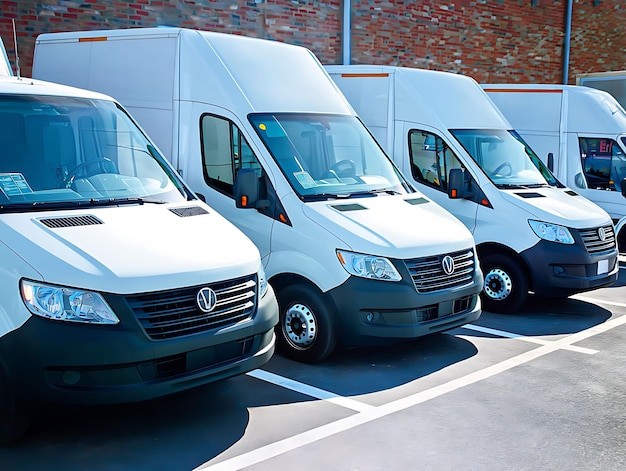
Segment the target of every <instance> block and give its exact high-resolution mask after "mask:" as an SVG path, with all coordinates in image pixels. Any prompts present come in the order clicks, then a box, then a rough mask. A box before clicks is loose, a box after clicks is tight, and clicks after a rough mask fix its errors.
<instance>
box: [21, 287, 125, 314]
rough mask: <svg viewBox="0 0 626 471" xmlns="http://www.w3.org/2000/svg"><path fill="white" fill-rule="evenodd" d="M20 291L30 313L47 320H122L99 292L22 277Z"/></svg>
mask: <svg viewBox="0 0 626 471" xmlns="http://www.w3.org/2000/svg"><path fill="white" fill-rule="evenodd" d="M20 291H21V293H22V299H23V300H24V304H26V307H27V308H28V310H29V311H30V312H32V313H33V314H36V315H38V316H41V317H45V318H47V319H54V320H59V321H70V322H85V323H87V324H118V323H119V322H120V320H119V319H118V317H117V316H116V315H115V314H114V313H113V311H112V310H111V308H110V307H109V305H108V304H107V303H106V301H105V300H104V299H103V298H102V296H100V295H99V294H98V293H95V292H93V291H86V290H80V289H74V288H66V287H63V286H53V285H47V284H45V283H39V282H34V281H28V280H22V281H21V286H20Z"/></svg>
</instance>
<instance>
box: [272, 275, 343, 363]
mask: <svg viewBox="0 0 626 471" xmlns="http://www.w3.org/2000/svg"><path fill="white" fill-rule="evenodd" d="M278 305H279V308H280V321H279V323H278V325H277V326H276V330H277V332H276V336H277V338H278V352H279V353H280V354H282V355H284V356H286V357H288V358H291V359H292V360H296V361H299V362H303V363H316V362H320V361H322V360H324V359H326V358H327V357H328V356H329V355H330V354H331V353H332V352H333V350H334V349H335V345H336V343H337V342H336V337H335V326H334V323H333V318H332V313H331V312H332V311H331V309H330V308H329V307H328V305H327V303H326V302H325V301H324V299H323V298H322V296H321V294H320V293H318V292H317V290H315V289H314V288H313V287H311V286H308V285H305V284H296V285H291V286H287V287H286V288H284V289H282V290H281V291H280V292H279V293H278Z"/></svg>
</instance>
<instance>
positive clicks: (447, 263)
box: [441, 255, 454, 275]
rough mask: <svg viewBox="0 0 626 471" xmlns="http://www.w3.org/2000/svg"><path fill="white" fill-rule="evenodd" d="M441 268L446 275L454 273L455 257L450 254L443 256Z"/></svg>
mask: <svg viewBox="0 0 626 471" xmlns="http://www.w3.org/2000/svg"><path fill="white" fill-rule="evenodd" d="M441 268H443V272H444V273H445V274H446V275H452V273H454V259H453V258H452V257H450V255H446V256H445V257H443V260H442V261H441Z"/></svg>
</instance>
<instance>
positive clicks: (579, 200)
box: [500, 187, 611, 229]
mask: <svg viewBox="0 0 626 471" xmlns="http://www.w3.org/2000/svg"><path fill="white" fill-rule="evenodd" d="M500 194H501V195H502V197H503V198H504V199H505V200H508V201H509V202H511V203H513V204H514V205H516V206H518V207H519V208H521V209H523V210H525V211H527V212H528V213H529V217H532V218H535V219H536V220H539V221H545V222H551V223H555V224H560V225H562V226H567V227H572V228H575V229H586V228H590V227H597V226H602V225H607V224H611V218H610V217H609V215H608V214H607V213H606V211H604V210H603V209H602V208H600V207H599V206H597V205H596V204H595V203H592V202H591V201H589V200H588V199H586V198H584V197H582V196H580V195H579V194H578V193H576V192H574V191H572V190H570V189H568V188H554V187H545V188H532V189H519V190H503V191H500Z"/></svg>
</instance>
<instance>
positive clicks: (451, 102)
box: [326, 65, 512, 129]
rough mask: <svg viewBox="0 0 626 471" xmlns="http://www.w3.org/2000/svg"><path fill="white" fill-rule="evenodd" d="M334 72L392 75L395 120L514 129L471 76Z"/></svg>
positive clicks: (382, 69) (359, 71)
mask: <svg viewBox="0 0 626 471" xmlns="http://www.w3.org/2000/svg"><path fill="white" fill-rule="evenodd" d="M326 69H327V70H328V71H329V72H330V73H331V74H332V73H337V72H341V73H348V74H356V75H357V76H358V75H364V76H368V75H370V74H374V76H376V75H385V74H388V75H389V76H390V77H392V78H393V80H394V84H393V86H394V88H395V92H394V95H395V101H394V107H395V110H394V113H395V119H399V120H407V121H412V122H418V123H421V124H430V125H434V123H438V125H439V126H441V127H443V128H446V129H511V128H512V126H511V125H510V124H509V122H508V121H507V120H506V118H505V117H504V116H503V115H502V113H500V111H499V110H498V109H497V108H496V107H495V105H493V102H492V101H491V99H490V98H489V97H488V96H487V94H486V93H485V92H484V91H483V90H482V89H481V88H480V85H479V84H478V83H477V82H476V81H475V80H474V79H473V78H471V77H468V76H464V75H460V74H454V73H450V72H442V71H434V70H426V69H415V68H410V67H395V66H373V65H351V66H327V67H326Z"/></svg>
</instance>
